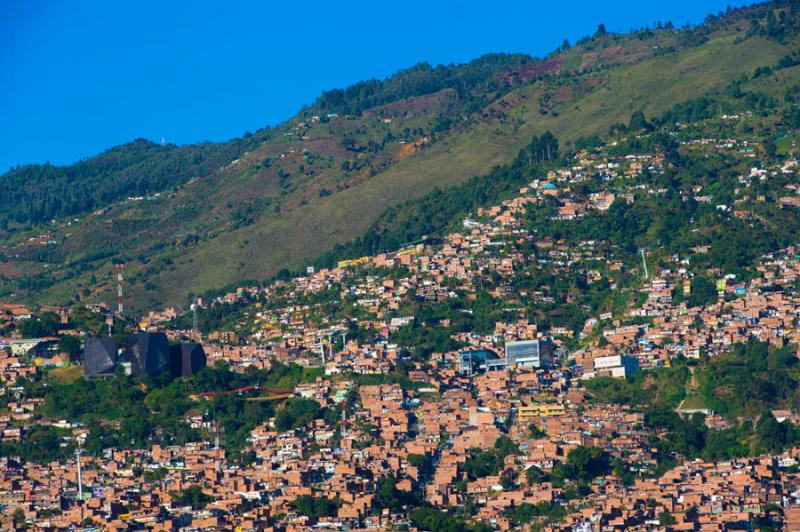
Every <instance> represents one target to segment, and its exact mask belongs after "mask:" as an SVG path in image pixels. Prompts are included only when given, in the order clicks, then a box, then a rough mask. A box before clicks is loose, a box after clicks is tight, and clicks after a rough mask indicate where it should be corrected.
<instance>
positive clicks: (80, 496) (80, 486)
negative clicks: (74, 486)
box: [75, 449, 83, 503]
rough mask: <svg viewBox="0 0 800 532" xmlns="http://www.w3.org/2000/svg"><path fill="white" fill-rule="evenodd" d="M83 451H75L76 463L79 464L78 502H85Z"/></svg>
mask: <svg viewBox="0 0 800 532" xmlns="http://www.w3.org/2000/svg"><path fill="white" fill-rule="evenodd" d="M82 454H83V450H82V449H75V462H77V464H78V500H79V501H81V503H82V502H83V476H82V474H81V455H82Z"/></svg>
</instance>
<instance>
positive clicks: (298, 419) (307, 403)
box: [275, 398, 322, 431]
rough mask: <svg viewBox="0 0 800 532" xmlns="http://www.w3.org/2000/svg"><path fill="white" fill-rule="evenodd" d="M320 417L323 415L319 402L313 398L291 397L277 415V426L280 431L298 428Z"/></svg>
mask: <svg viewBox="0 0 800 532" xmlns="http://www.w3.org/2000/svg"><path fill="white" fill-rule="evenodd" d="M319 417H322V408H320V406H319V403H317V402H316V401H314V400H313V399H305V398H291V399H289V400H287V401H286V403H285V404H284V405H283V408H282V409H281V411H280V412H278V415H277V416H275V427H276V428H277V429H278V430H280V431H287V430H291V429H296V428H298V427H304V426H306V425H308V424H310V423H311V422H312V421H314V420H315V419H317V418H319Z"/></svg>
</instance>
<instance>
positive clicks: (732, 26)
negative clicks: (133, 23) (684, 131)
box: [0, 2, 800, 309]
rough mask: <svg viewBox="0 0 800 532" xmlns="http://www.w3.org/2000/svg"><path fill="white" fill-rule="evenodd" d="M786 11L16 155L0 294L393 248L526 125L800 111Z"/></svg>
mask: <svg viewBox="0 0 800 532" xmlns="http://www.w3.org/2000/svg"><path fill="white" fill-rule="evenodd" d="M799 27H800V14H799V13H798V9H797V8H796V7H795V4H794V3H793V2H771V3H766V4H759V5H756V6H752V7H747V8H742V9H738V10H731V11H729V12H727V13H725V14H720V15H718V16H709V18H708V19H707V20H706V21H705V22H704V23H703V24H702V25H700V26H697V27H695V28H688V29H675V28H673V27H672V25H671V24H669V23H667V24H665V25H660V27H659V28H658V29H644V30H640V31H636V32H632V33H629V34H624V35H621V34H610V33H607V32H605V30H604V28H602V27H601V28H599V29H598V32H597V33H596V34H595V35H594V36H591V37H587V38H584V39H582V40H581V41H580V42H578V43H576V44H575V45H574V46H562V47H560V48H559V49H558V50H557V51H555V52H554V53H552V54H551V55H549V56H548V57H546V58H544V59H534V58H530V57H527V56H524V55H508V54H497V55H487V56H484V57H481V58H479V59H476V60H474V61H472V62H470V63H466V64H463V65H449V66H435V67H434V66H430V65H427V64H421V65H417V66H414V67H412V68H409V69H407V70H404V71H401V72H399V73H397V74H396V75H394V76H392V77H391V78H388V79H386V80H382V81H379V80H370V81H365V82H361V83H358V84H356V85H353V86H352V87H348V88H346V89H343V90H332V91H328V92H325V93H323V94H322V95H321V96H320V97H319V98H318V99H317V101H316V102H314V103H313V104H312V105H310V106H308V107H307V108H304V109H302V110H301V111H300V112H299V113H298V114H297V115H296V116H295V117H293V118H292V119H290V120H288V121H287V122H286V123H283V124H280V125H278V126H275V127H273V128H266V129H262V130H259V131H257V132H255V133H253V134H246V135H244V136H243V137H242V138H240V139H234V140H232V141H229V142H224V143H205V144H198V145H189V146H181V147H179V146H171V145H169V146H160V145H157V144H154V143H151V142H148V141H144V140H137V141H134V142H131V143H129V144H126V145H123V146H119V147H116V148H113V149H111V150H109V151H107V152H105V153H103V154H100V155H98V156H96V157H93V158H90V159H87V160H85V161H81V162H79V163H77V164H75V165H72V166H68V167H57V166H53V165H32V166H24V167H20V168H17V169H14V170H12V171H10V172H8V173H6V174H5V175H3V176H0V188H2V190H4V191H6V192H4V194H0V297H3V298H4V299H9V300H13V299H16V300H19V301H37V302H58V303H65V302H68V301H71V300H86V301H110V300H112V299H113V295H112V294H113V292H114V284H113V275H112V274H113V268H112V264H113V263H114V262H117V261H119V262H124V263H125V272H126V294H127V299H128V301H129V306H130V305H132V306H133V307H135V308H137V309H144V308H147V307H151V306H155V305H163V304H185V303H186V301H187V300H188V299H189V297H190V294H198V293H203V292H207V291H211V290H217V289H221V288H223V287H226V286H230V285H232V284H235V283H239V282H242V281H243V280H247V279H265V278H267V277H269V276H271V275H274V274H276V273H277V272H278V271H279V270H281V269H284V268H288V269H299V268H302V267H303V266H305V265H309V264H314V263H316V264H320V263H324V262H330V261H332V260H336V259H338V258H343V257H346V256H358V255H360V254H365V253H370V252H373V251H376V250H380V249H389V248H391V247H392V246H397V245H398V244H402V243H404V242H407V241H410V240H414V239H417V238H420V237H422V236H424V235H426V234H431V233H435V232H436V231H440V230H442V229H444V228H446V227H447V226H448V224H450V223H452V222H453V221H457V220H458V218H459V216H463V214H464V213H466V212H467V211H469V210H470V209H472V208H474V207H476V206H479V205H481V204H485V203H486V202H488V201H490V200H492V199H495V198H496V197H497V196H498V195H502V194H503V193H504V192H507V191H509V190H513V187H518V186H519V185H520V184H524V182H525V179H529V178H530V177H531V176H526V175H522V174H521V173H520V172H519V171H517V170H515V166H514V164H513V163H514V160H515V158H516V157H518V154H519V153H520V150H521V149H522V148H525V147H527V146H529V145H530V143H531V138H532V137H534V136H536V137H537V138H539V137H540V136H541V135H542V134H543V133H544V132H546V131H549V132H552V134H553V135H555V137H556V138H558V139H559V142H560V144H561V149H562V151H569V150H573V149H575V148H576V147H581V146H584V145H586V144H587V143H592V142H599V141H601V140H606V139H612V138H616V137H620V136H622V135H625V134H626V132H628V131H629V126H630V127H633V126H634V125H635V124H634V123H633V122H634V121H633V120H631V117H632V115H633V114H634V113H636V114H637V116H638V113H637V112H641V113H643V116H644V117H646V120H651V121H656V122H657V121H658V120H661V121H678V120H687V121H692V120H696V119H698V118H702V114H703V113H716V114H717V115H718V114H721V113H723V112H726V110H727V109H748V110H752V111H754V112H757V113H758V112H761V111H763V106H764V105H765V104H764V102H765V101H767V102H771V101H773V100H777V99H778V98H781V100H780V101H781V102H782V104H785V105H787V106H789V107H787V109H789V110H787V111H786V113H784V114H781V113H783V111H780V112H777V111H775V109H771V110H770V112H769V113H764V115H765V118H764V120H763V124H762V127H763V129H764V135H765V137H767V138H769V137H772V138H775V139H778V138H779V137H781V136H783V135H785V134H787V133H791V132H792V131H793V130H795V129H797V127H798V126H800V124H798V123H795V122H800V117H794V116H793V115H791V113H790V109H791V107H792V106H794V105H795V104H794V102H788V103H787V102H785V101H784V100H783V99H782V98H783V95H784V94H785V93H786V91H787V89H789V88H790V87H792V86H793V85H794V84H795V83H797V82H800V75H799V74H800V70H798V68H800V67H796V66H795V64H796V63H797V62H798V61H797V60H796V59H797V56H796V53H797V50H798V44H799V43H800V36H799V33H800V32H799V31H798V28H799ZM765 74H767V75H765ZM701 98H702V99H701ZM692 114H694V115H696V116H692ZM775 117H779V118H780V119H776V118H775ZM646 120H645V122H646ZM495 167H502V168H500V169H497V168H495ZM493 169H494V170H493ZM475 176H478V177H475ZM433 213H436V214H437V215H436V216H433V215H432V214H433Z"/></svg>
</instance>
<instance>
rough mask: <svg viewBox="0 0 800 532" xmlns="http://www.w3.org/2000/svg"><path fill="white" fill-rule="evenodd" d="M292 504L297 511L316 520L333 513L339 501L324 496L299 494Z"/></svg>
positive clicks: (337, 507)
mask: <svg viewBox="0 0 800 532" xmlns="http://www.w3.org/2000/svg"><path fill="white" fill-rule="evenodd" d="M292 506H294V509H295V510H296V511H297V513H299V514H300V515H305V516H306V517H308V518H309V519H311V520H312V521H314V522H316V521H317V520H318V519H319V518H320V517H328V516H332V515H335V514H336V511H337V510H338V509H339V506H340V504H339V501H336V500H331V499H326V498H324V497H312V496H311V495H301V496H299V497H298V498H296V499H295V500H294V502H293V503H292Z"/></svg>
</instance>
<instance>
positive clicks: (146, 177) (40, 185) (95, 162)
mask: <svg viewBox="0 0 800 532" xmlns="http://www.w3.org/2000/svg"><path fill="white" fill-rule="evenodd" d="M255 142H256V140H255V138H254V137H248V138H243V139H235V140H232V141H229V142H224V143H206V144H195V145H190V146H180V147H179V146H175V145H167V146H161V145H159V144H156V143H154V142H150V141H148V140H144V139H137V140H134V141H132V142H129V143H127V144H123V145H121V146H117V147H115V148H112V149H110V150H108V151H106V152H103V153H101V154H100V155H97V156H96V157H92V158H90V159H86V160H84V161H80V162H78V163H75V164H73V165H71V166H55V165H52V164H49V163H48V164H43V165H29V166H21V167H18V168H15V169H12V170H10V171H9V172H7V173H6V174H4V175H2V176H0V188H1V189H2V190H3V191H4V193H3V194H2V195H0V228H3V227H8V224H9V222H11V221H14V222H17V223H39V222H43V221H48V220H50V219H52V218H58V217H62V216H73V215H79V214H83V213H87V212H91V211H93V210H95V209H98V208H100V207H104V206H106V205H108V204H110V203H112V202H114V201H118V200H121V199H125V198H127V197H129V196H142V195H147V194H152V193H155V192H160V191H164V190H169V189H172V188H174V187H175V186H178V185H181V184H183V183H185V182H186V181H188V180H189V179H191V178H192V177H195V176H197V175H204V174H207V173H209V172H211V171H213V170H214V169H216V168H218V167H220V166H222V165H224V164H226V163H227V162H229V161H232V160H234V159H236V158H238V157H239V156H240V155H241V153H243V152H244V151H246V150H247V149H249V148H250V147H252V145H254V143H255Z"/></svg>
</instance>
